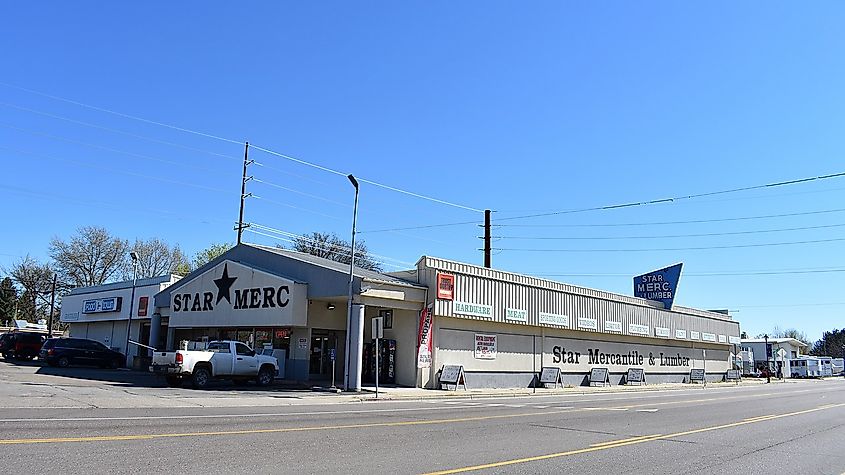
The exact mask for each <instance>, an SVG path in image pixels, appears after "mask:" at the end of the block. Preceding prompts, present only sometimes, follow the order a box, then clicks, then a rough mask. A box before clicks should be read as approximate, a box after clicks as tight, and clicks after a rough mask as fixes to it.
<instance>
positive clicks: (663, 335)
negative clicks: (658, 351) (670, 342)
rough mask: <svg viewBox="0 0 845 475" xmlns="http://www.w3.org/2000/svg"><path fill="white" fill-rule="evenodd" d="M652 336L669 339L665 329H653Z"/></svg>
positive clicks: (667, 330)
mask: <svg viewBox="0 0 845 475" xmlns="http://www.w3.org/2000/svg"><path fill="white" fill-rule="evenodd" d="M654 336H659V337H661V338H669V329H668V328H665V327H654Z"/></svg>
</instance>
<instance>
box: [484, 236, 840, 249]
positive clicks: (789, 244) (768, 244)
mask: <svg viewBox="0 0 845 475" xmlns="http://www.w3.org/2000/svg"><path fill="white" fill-rule="evenodd" d="M842 241H845V238H834V239H816V240H809V241H791V242H769V243H757V244H733V245H727V246H702V247H668V248H656V249H533V248H495V249H496V250H499V251H519V252H663V251H703V250H712V249H746V248H753V247H772V246H792V245H796V244H819V243H827V242H842Z"/></svg>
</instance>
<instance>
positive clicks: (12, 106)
mask: <svg viewBox="0 0 845 475" xmlns="http://www.w3.org/2000/svg"><path fill="white" fill-rule="evenodd" d="M0 105H2V106H5V107H11V108H13V109H18V110H22V111H26V112H30V113H33V114H38V115H43V116H45V117H50V118H52V119H58V120H63V121H66V122H70V123H73V124H77V125H82V126H85V127H91V128H94V129H100V130H105V131H106V132H112V133H115V134H120V135H126V136H128V137H133V138H136V139H140V140H146V141H148V142H153V143H158V144H162V145H168V146H171V147H178V148H181V149H185V150H191V151H193V152H199V153H205V154H208V155H214V156H217V157H221V158H228V159H230V160H237V161H240V160H241V159H240V158H238V157H234V156H231V155H225V154H222V153H218V152H212V151H210V150H204V149H201V148H196V147H190V146H188V145H182V144H179V143H175V142H168V141H167V140H161V139H156V138H153V137H147V136H145V135H139V134H136V133H133V132H127V131H125V130H120V129H113V128H111V127H105V126H102V125H98V124H93V123H91V122H85V121H81V120H76V119H71V118H69V117H64V116H61V115H57V114H51V113H49V112H44V111H39V110H36V109H30V108H28V107H23V106H18V105H15V104H10V103H8V102H0Z"/></svg>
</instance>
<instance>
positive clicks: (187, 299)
mask: <svg viewBox="0 0 845 475" xmlns="http://www.w3.org/2000/svg"><path fill="white" fill-rule="evenodd" d="M236 280H238V278H237V277H230V276H229V267H228V265H224V266H223V275H221V276H220V278H219V279H214V285H215V286H217V294H216V296H215V294H214V292H194V293H181V294H180V293H174V295H173V311H174V312H208V311H213V310H214V307H215V306H217V305H218V304H220V301H221V300H224V299H225V300H226V301H227V302H228V303H229V305H231V306H232V308H233V309H235V310H243V309H255V308H277V307H278V308H284V307H286V306H287V305H288V304H289V303H290V288H289V287H288V286H287V285H280V286H278V287H276V286H273V287H247V288H241V289H237V288H236V289H234V291H235V301H234V302H232V290H233V289H232V287H233V285H234V283H235V281H236Z"/></svg>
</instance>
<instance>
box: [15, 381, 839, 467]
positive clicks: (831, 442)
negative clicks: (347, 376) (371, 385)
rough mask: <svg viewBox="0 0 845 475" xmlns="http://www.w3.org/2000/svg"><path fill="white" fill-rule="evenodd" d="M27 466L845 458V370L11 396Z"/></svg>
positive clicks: (783, 463) (738, 463)
mask: <svg viewBox="0 0 845 475" xmlns="http://www.w3.org/2000/svg"><path fill="white" fill-rule="evenodd" d="M0 431H2V436H1V437H0V439H2V440H0V458H2V460H4V466H5V467H7V468H9V467H14V471H16V472H24V473H25V472H46V473H50V472H58V471H61V472H63V473H82V472H116V473H131V472H138V471H144V472H156V473H164V472H168V473H172V472H175V471H178V472H184V473H199V472H205V473H209V472H211V473H222V472H250V473H267V472H281V473H300V474H302V473H363V472H372V473H429V472H438V471H441V473H543V472H547V473H552V472H557V473H561V472H562V473H597V474H598V473H601V474H608V473H673V474H676V473H719V474H728V473H742V474H753V473H771V472H772V471H775V470H776V471H778V472H779V473H783V472H794V473H813V474H815V473H832V474H840V473H843V472H845V381H842V380H836V381H833V380H831V381H803V382H797V383H781V384H772V385H762V386H751V387H736V388H724V387H723V388H707V389H700V388H698V389H691V390H685V391H665V392H642V393H623V394H591V395H553V396H544V397H536V396H535V397H523V398H500V399H482V400H428V401H401V402H399V401H396V402H375V403H369V402H368V403H361V402H358V403H348V402H347V403H343V404H319V405H298V406H287V407H272V408H268V407H264V408H250V407H230V408H225V407H216V408H199V407H178V408H168V407H158V408H138V409H102V408H46V409H15V410H3V418H2V421H0Z"/></svg>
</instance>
